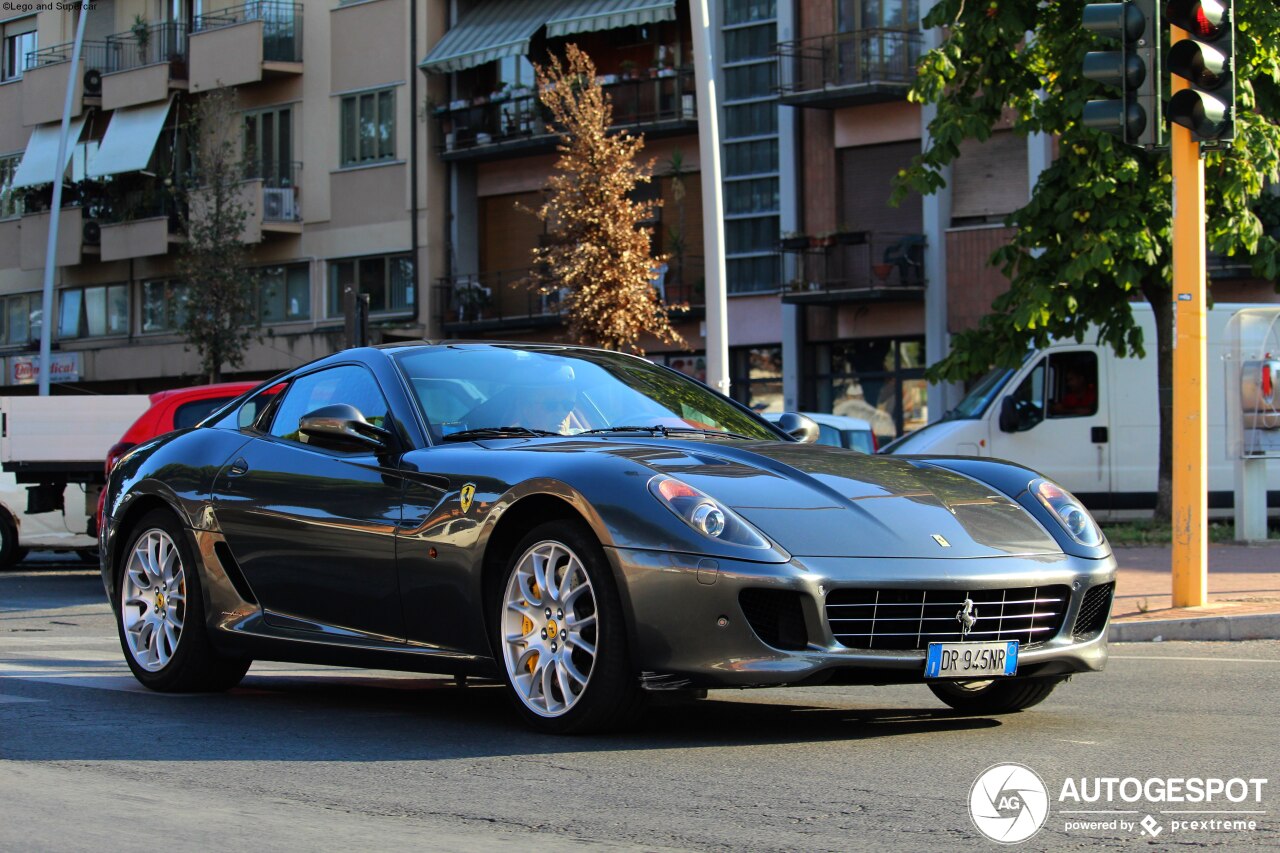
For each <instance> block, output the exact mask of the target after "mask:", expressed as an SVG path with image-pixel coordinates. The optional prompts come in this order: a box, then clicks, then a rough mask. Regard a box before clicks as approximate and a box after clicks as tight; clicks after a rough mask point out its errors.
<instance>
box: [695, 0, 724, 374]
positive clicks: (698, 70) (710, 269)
mask: <svg viewBox="0 0 1280 853" xmlns="http://www.w3.org/2000/svg"><path fill="white" fill-rule="evenodd" d="M711 2H712V0H689V13H690V17H691V18H692V20H693V31H694V47H693V78H694V87H695V88H696V89H697V97H698V151H699V153H700V157H701V160H702V242H703V253H704V254H705V255H706V270H705V273H704V274H705V276H706V297H707V320H706V325H707V334H706V343H707V384H708V385H710V386H711V387H712V388H715V389H716V390H717V391H719V392H720V393H721V394H725V395H727V394H728V393H729V320H728V316H727V315H728V304H727V299H726V297H725V292H726V291H725V280H726V278H727V274H726V271H725V263H724V228H723V227H722V223H723V222H724V194H723V185H722V184H721V181H720V115H719V106H718V103H717V100H716V81H715V62H714V61H713V57H714V56H715V51H714V48H715V26H714V24H715V19H714V18H713V17H712V15H711Z"/></svg>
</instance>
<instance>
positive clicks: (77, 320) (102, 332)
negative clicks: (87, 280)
mask: <svg viewBox="0 0 1280 853" xmlns="http://www.w3.org/2000/svg"><path fill="white" fill-rule="evenodd" d="M61 295H62V301H61V303H60V304H59V308H58V337H59V338H61V339H63V340H67V339H71V338H101V337H106V336H108V335H125V334H128V333H129V286H128V285H125V284H112V285H100V286H98V287H74V288H70V289H67V290H63V291H62V294H61Z"/></svg>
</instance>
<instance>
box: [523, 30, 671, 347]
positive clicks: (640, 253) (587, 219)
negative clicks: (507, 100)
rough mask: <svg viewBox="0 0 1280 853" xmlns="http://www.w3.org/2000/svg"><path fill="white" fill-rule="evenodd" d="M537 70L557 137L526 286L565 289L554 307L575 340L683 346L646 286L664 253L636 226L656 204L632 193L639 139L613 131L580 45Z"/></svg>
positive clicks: (639, 175) (640, 177)
mask: <svg viewBox="0 0 1280 853" xmlns="http://www.w3.org/2000/svg"><path fill="white" fill-rule="evenodd" d="M536 70H537V80H538V97H539V98H540V99H541V100H542V103H543V105H544V106H546V108H547V110H548V111H550V113H551V118H552V124H551V125H550V129H551V130H552V131H554V132H556V133H559V134H560V139H561V142H560V146H559V149H558V150H559V152H560V159H559V161H558V162H557V163H556V171H555V173H554V174H552V176H551V178H550V180H549V181H548V188H549V190H550V192H549V195H548V197H547V200H546V202H544V203H543V205H542V206H541V207H539V208H538V209H537V210H536V211H533V213H534V214H535V215H536V216H537V217H538V218H539V219H541V220H542V221H543V222H545V223H546V224H547V235H548V237H549V238H550V240H549V243H548V245H546V246H542V247H538V248H535V249H534V250H533V261H534V270H535V273H534V275H533V276H532V281H531V286H532V287H534V288H536V289H538V290H540V291H541V292H543V293H553V292H556V291H559V290H561V289H563V290H564V291H565V294H566V295H565V297H564V299H563V300H562V302H561V310H562V311H563V312H564V314H565V317H566V319H567V321H568V326H569V328H568V334H569V337H570V338H571V339H572V340H573V341H575V342H577V343H584V344H589V345H592V346H599V347H604V348H606V349H631V350H634V351H636V352H641V349H640V346H639V341H640V339H641V337H642V336H643V335H645V334H646V333H648V334H652V335H654V336H656V337H657V338H658V339H659V340H661V341H664V342H666V343H683V340H682V339H681V338H680V336H679V335H678V334H677V333H676V331H675V329H673V328H672V327H671V321H670V319H669V317H668V316H667V306H666V305H665V304H663V302H662V300H661V299H659V298H658V293H657V290H655V288H654V286H653V282H654V280H655V279H656V278H657V273H656V272H655V270H656V269H657V267H658V265H659V264H660V263H662V260H663V259H662V258H655V257H653V254H652V251H651V248H650V244H649V229H648V228H646V227H644V226H643V225H642V224H641V223H642V222H644V221H646V220H648V219H649V218H650V216H651V215H652V212H653V209H654V207H655V206H656V205H657V204H658V202H657V201H654V200H645V201H636V200H633V198H632V195H633V193H634V192H635V188H636V185H637V184H641V183H648V182H649V180H650V179H651V175H652V173H653V163H652V162H649V163H648V164H647V165H646V166H644V167H641V166H640V165H639V164H637V163H636V154H638V153H639V152H640V150H641V149H642V148H644V137H642V136H633V135H632V134H630V133H627V132H626V131H621V132H616V133H615V132H612V131H611V130H610V126H611V125H612V124H613V104H612V102H611V100H610V98H609V96H608V94H606V93H605V92H604V91H603V90H602V89H601V88H600V84H599V83H597V82H596V67H595V65H594V63H592V62H591V59H590V58H589V57H588V56H587V55H586V54H585V53H583V52H582V51H581V50H579V49H578V47H577V45H572V44H571V45H569V46H568V47H566V48H565V58H564V61H563V62H562V61H561V60H560V58H559V57H556V56H552V57H551V59H550V61H549V62H548V63H547V65H545V66H537V69H536Z"/></svg>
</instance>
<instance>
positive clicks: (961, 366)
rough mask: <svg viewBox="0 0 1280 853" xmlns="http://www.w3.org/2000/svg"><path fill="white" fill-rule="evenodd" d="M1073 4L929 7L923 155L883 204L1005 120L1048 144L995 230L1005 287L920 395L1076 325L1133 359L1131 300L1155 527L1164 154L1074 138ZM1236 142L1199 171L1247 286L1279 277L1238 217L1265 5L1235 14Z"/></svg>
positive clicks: (1215, 247)
mask: <svg viewBox="0 0 1280 853" xmlns="http://www.w3.org/2000/svg"><path fill="white" fill-rule="evenodd" d="M1083 7H1084V0H985V2H979V3H974V2H972V0H940V2H938V3H937V5H935V6H934V7H933V9H932V11H931V12H930V13H929V15H928V16H927V18H926V20H925V26H927V27H944V28H946V29H945V36H944V38H943V40H942V42H941V44H940V46H939V47H938V48H937V49H936V50H933V51H930V52H929V53H927V54H926V55H925V56H924V57H923V59H922V60H921V63H920V67H919V77H918V79H917V81H916V84H915V87H914V88H913V90H912V93H911V98H912V100H914V101H917V102H922V103H930V104H935V105H936V106H937V114H936V117H935V118H934V119H933V121H932V122H931V123H930V125H929V144H928V147H927V149H926V150H925V151H924V152H923V153H922V154H921V155H920V156H919V157H917V158H916V160H915V162H914V163H913V165H912V166H911V168H909V169H907V170H905V171H904V172H902V173H901V174H900V175H899V176H898V181H897V186H896V188H895V198H896V199H901V198H904V197H905V196H906V194H907V193H908V192H909V191H910V190H913V189H914V190H919V191H921V192H925V193H930V192H934V191H936V190H938V189H939V188H940V187H942V186H943V178H942V176H941V170H942V169H943V168H944V167H945V166H946V165H947V164H949V163H951V162H952V161H953V160H955V158H956V157H957V156H958V155H959V150H960V143H961V141H963V140H965V139H976V140H985V139H987V138H988V137H989V136H990V135H991V133H992V130H993V128H994V126H995V125H996V123H997V122H998V121H999V120H1000V118H1001V116H1002V114H1004V111H1005V110H1007V109H1012V110H1013V112H1014V115H1015V118H1014V122H1013V128H1014V130H1015V131H1016V132H1018V133H1021V134H1024V135H1025V134H1030V133H1037V132H1039V133H1047V134H1053V135H1056V136H1057V137H1058V142H1059V145H1058V157H1057V159H1056V160H1055V161H1054V162H1053V164H1052V165H1051V166H1049V168H1048V169H1047V170H1045V172H1044V173H1043V174H1042V175H1041V176H1040V180H1039V183H1038V184H1037V185H1036V187H1035V190H1034V192H1033V194H1032V197H1031V199H1030V201H1029V203H1028V204H1027V205H1026V206H1025V207H1023V208H1022V209H1021V210H1018V211H1016V212H1014V213H1013V214H1011V215H1010V216H1009V217H1008V219H1007V220H1006V224H1008V225H1009V226H1011V227H1013V228H1014V229H1016V233H1015V236H1014V238H1013V240H1012V242H1011V243H1010V244H1009V245H1007V246H1005V247H1002V248H1001V249H1000V250H999V251H997V252H996V253H995V254H994V255H993V256H992V264H993V265H994V266H997V267H998V268H1000V269H1001V270H1002V271H1003V272H1004V273H1005V275H1006V276H1007V277H1008V279H1009V281H1010V287H1009V290H1008V291H1007V292H1006V293H1005V294H1003V295H1002V296H1000V297H999V298H998V299H997V300H996V301H995V303H994V304H993V305H992V313H991V314H990V315H988V316H987V317H985V318H984V319H983V320H982V322H981V323H980V324H979V326H978V328H977V329H973V330H968V331H964V332H961V333H959V334H958V335H956V336H954V337H953V338H952V350H951V352H950V354H949V355H948V356H947V357H946V358H944V359H943V360H941V361H939V362H937V363H936V364H934V365H932V366H931V367H930V368H929V373H928V375H929V378H930V379H931V380H933V381H942V380H962V379H968V378H970V377H973V376H975V375H977V374H979V373H981V372H982V371H985V370H986V369H987V368H989V367H990V366H992V365H1003V366H1014V365H1016V364H1018V363H1020V362H1021V359H1022V358H1023V356H1024V355H1025V354H1026V352H1027V348H1028V347H1029V346H1031V345H1035V346H1037V347H1040V346H1044V345H1046V344H1047V343H1048V342H1049V340H1050V338H1052V337H1059V338H1075V339H1076V340H1077V341H1083V340H1084V336H1085V334H1086V331H1087V330H1088V328H1089V326H1090V325H1096V326H1097V327H1098V329H1099V342H1101V343H1105V344H1107V345H1109V346H1111V347H1112V348H1113V349H1114V350H1115V352H1116V353H1117V354H1119V355H1121V356H1134V355H1136V356H1142V355H1144V354H1145V345H1146V342H1144V341H1143V339H1142V333H1141V330H1140V329H1138V328H1137V326H1136V325H1135V324H1134V320H1133V316H1132V311H1131V304H1132V302H1133V300H1134V299H1135V298H1139V297H1140V298H1144V299H1146V300H1147V301H1148V302H1150V303H1151V305H1152V308H1153V309H1154V313H1155V318H1156V353H1157V364H1158V377H1159V386H1160V473H1159V499H1158V505H1157V515H1158V516H1159V517H1162V518H1166V519H1167V518H1168V517H1169V514H1170V499H1171V491H1172V489H1171V482H1172V479H1171V478H1172V473H1171V472H1172V411H1173V401H1172V373H1173V368H1172V362H1173V349H1172V308H1171V302H1170V300H1171V282H1172V270H1171V257H1172V255H1171V227H1172V203H1171V199H1172V187H1171V183H1172V179H1171V175H1170V165H1169V156H1168V153H1167V152H1146V151H1143V150H1141V149H1136V148H1131V147H1128V146H1126V145H1124V144H1122V143H1121V142H1119V140H1117V139H1115V138H1114V137H1111V136H1109V135H1107V134H1104V133H1098V132H1095V131H1091V130H1088V129H1086V128H1084V127H1082V126H1081V123H1080V119H1081V114H1082V112H1083V109H1084V104H1085V102H1086V101H1088V100H1091V99H1098V98H1107V97H1113V95H1111V94H1109V93H1108V92H1107V90H1106V89H1105V88H1103V87H1101V86H1100V85H1098V84H1096V83H1093V82H1091V81H1088V80H1086V79H1085V78H1084V77H1083V76H1082V74H1081V71H1080V69H1081V65H1082V63H1083V59H1084V54H1085V53H1086V52H1087V51H1089V50H1096V49H1105V48H1104V47H1103V46H1102V45H1101V44H1096V43H1095V40H1094V38H1093V37H1092V35H1090V34H1089V33H1087V32H1086V31H1085V30H1084V29H1083V28H1082V26H1081V18H1082V13H1083ZM1236 10H1237V19H1238V25H1237V29H1238V35H1237V47H1236V55H1237V58H1238V63H1239V67H1238V71H1237V78H1236V79H1237V106H1238V107H1239V115H1238V119H1237V121H1236V126H1237V139H1236V143H1235V145H1234V147H1233V148H1232V149H1230V150H1228V151H1223V152H1210V153H1209V154H1208V155H1207V158H1206V169H1205V173H1206V184H1207V205H1208V224H1207V237H1208V244H1209V248H1210V250H1211V251H1214V252H1218V253H1221V254H1224V255H1237V254H1241V253H1244V254H1245V255H1246V256H1249V257H1251V258H1252V264H1253V268H1254V271H1255V273H1256V274H1258V275H1260V276H1262V277H1264V278H1268V279H1275V278H1276V276H1277V274H1278V273H1280V251H1278V250H1280V245H1277V242H1276V240H1274V239H1273V238H1272V237H1270V236H1266V235H1264V234H1263V229H1262V226H1261V224H1260V223H1259V220H1258V218H1257V216H1256V215H1255V214H1254V210H1253V205H1254V203H1255V202H1256V200H1257V199H1258V198H1259V196H1260V194H1261V193H1262V192H1263V190H1264V187H1265V184H1266V182H1267V181H1268V180H1270V181H1275V180H1277V167H1278V166H1280V129H1278V128H1277V126H1276V124H1275V122H1274V121H1273V120H1272V117H1273V116H1277V115H1280V6H1277V5H1276V3H1275V0H1236Z"/></svg>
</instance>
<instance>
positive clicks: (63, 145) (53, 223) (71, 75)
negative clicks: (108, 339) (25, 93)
mask: <svg viewBox="0 0 1280 853" xmlns="http://www.w3.org/2000/svg"><path fill="white" fill-rule="evenodd" d="M78 8H79V10H80V17H79V18H78V19H77V21H76V40H75V43H74V45H72V48H71V70H70V71H68V72H67V96H66V98H65V99H64V100H63V102H62V130H61V132H60V133H59V134H58V159H57V160H56V161H55V162H54V166H53V209H52V210H51V211H50V212H49V242H48V243H47V244H46V245H45V250H44V294H43V298H42V299H41V301H40V396H42V397H47V396H49V351H50V350H51V349H52V343H53V270H54V266H55V264H56V262H57V259H58V222H59V220H60V219H61V218H62V173H63V171H64V170H65V169H66V164H67V145H68V143H69V140H68V139H67V136H68V135H69V134H70V132H71V102H72V99H73V98H74V97H75V93H76V78H77V77H78V76H79V75H80V47H81V46H82V45H83V44H84V22H85V20H86V19H87V18H88V17H89V4H88V3H87V2H86V3H81V4H80V5H79V7H78Z"/></svg>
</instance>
